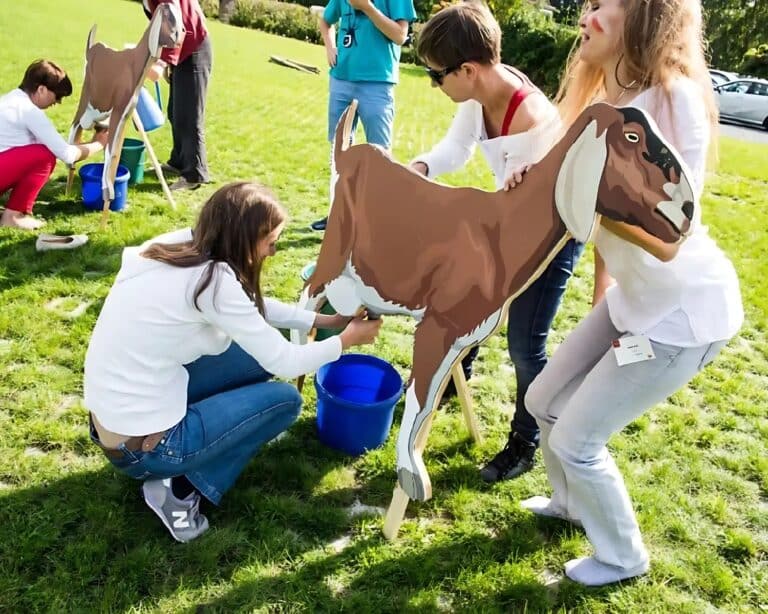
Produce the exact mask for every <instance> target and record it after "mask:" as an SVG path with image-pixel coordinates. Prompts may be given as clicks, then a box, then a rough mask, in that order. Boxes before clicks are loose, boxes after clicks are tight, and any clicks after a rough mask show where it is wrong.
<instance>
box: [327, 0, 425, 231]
mask: <svg viewBox="0 0 768 614" xmlns="http://www.w3.org/2000/svg"><path fill="white" fill-rule="evenodd" d="M415 18H416V12H415V10H414V8H413V0H330V1H329V2H328V5H327V6H326V7H325V10H324V11H323V15H322V17H321V18H320V33H321V34H322V36H323V43H324V44H325V51H326V55H327V56H328V65H329V66H330V67H331V71H330V74H331V79H330V85H329V95H328V140H329V141H333V133H334V131H335V130H336V124H337V123H338V121H339V118H340V117H341V114H342V113H343V112H344V109H346V108H347V106H349V104H350V103H351V102H352V99H353V98H357V101H358V109H357V117H356V118H355V126H356V125H357V119H358V117H359V118H360V119H361V120H362V122H363V128H365V138H366V139H367V140H368V142H369V143H374V144H376V145H381V146H382V147H384V148H385V149H390V147H391V145H392V122H393V120H394V117H395V98H394V92H393V90H394V86H395V84H396V83H397V82H398V77H399V71H398V69H399V62H400V46H401V45H402V44H403V43H404V42H405V40H406V38H407V37H408V24H409V23H410V22H411V21H413V20H414V19H415ZM336 25H338V34H336V33H335V30H336ZM353 129H354V127H353ZM327 220H328V218H327V217H325V218H323V219H320V220H317V221H316V222H313V223H312V229H313V230H325V224H326V222H327Z"/></svg>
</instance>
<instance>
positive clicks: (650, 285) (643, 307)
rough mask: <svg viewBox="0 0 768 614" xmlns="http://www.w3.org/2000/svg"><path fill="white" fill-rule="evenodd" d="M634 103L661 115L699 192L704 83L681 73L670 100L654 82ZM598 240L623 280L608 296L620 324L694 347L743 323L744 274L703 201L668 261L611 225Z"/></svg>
mask: <svg viewBox="0 0 768 614" xmlns="http://www.w3.org/2000/svg"><path fill="white" fill-rule="evenodd" d="M630 106H634V107H639V108H641V109H644V110H646V111H648V112H649V113H650V115H651V116H652V117H653V118H654V119H655V120H656V123H657V125H658V127H659V130H660V131H661V133H662V134H663V136H664V138H665V139H666V140H667V141H669V142H670V143H671V144H672V145H673V146H674V147H675V149H677V151H678V152H679V153H680V155H681V156H682V158H683V159H684V160H685V163H686V165H687V166H688V168H689V169H690V171H691V173H692V175H693V176H692V178H691V179H692V183H693V189H694V191H695V192H696V194H697V196H699V197H700V196H701V193H702V191H703V189H704V175H705V170H706V155H707V144H708V143H709V134H710V133H709V122H708V120H707V116H706V113H705V111H704V106H703V105H702V103H701V91H700V89H699V86H698V84H696V83H695V82H694V81H692V80H690V79H684V78H679V79H677V80H675V82H674V83H672V85H671V91H670V99H669V100H668V99H667V96H666V94H665V93H664V92H663V91H662V90H661V89H660V88H651V89H648V90H646V91H644V92H642V93H641V94H640V95H638V96H637V97H636V98H635V99H634V100H633V101H632V102H631V103H630ZM595 246H596V247H597V250H598V251H599V252H600V255H601V256H602V258H603V260H604V261H605V266H606V269H607V271H608V273H609V274H610V275H611V277H613V278H614V279H615V280H616V284H615V285H613V286H611V287H610V288H608V290H607V291H606V294H605V298H606V301H607V302H608V311H609V313H610V316H611V321H612V322H613V324H614V326H616V328H617V329H618V330H620V331H627V332H630V333H632V334H644V335H647V336H648V337H649V338H651V339H653V340H654V341H658V342H660V343H667V344H670V345H676V346H678V347H694V346H700V345H705V344H708V343H712V342H714V341H721V340H725V339H729V338H731V337H732V336H733V335H734V334H736V332H737V331H738V330H739V328H740V327H741V324H742V321H743V319H744V313H743V309H742V304H741V294H740V291H739V281H738V278H737V277H736V272H735V271H734V268H733V265H732V264H731V262H730V260H728V258H727V257H726V256H725V254H723V252H722V251H720V249H719V248H718V247H717V245H716V244H715V242H714V241H713V240H712V238H711V237H710V236H709V234H708V233H707V227H706V226H704V225H703V224H702V223H701V206H699V207H697V208H696V210H695V213H694V218H693V220H692V221H691V234H690V235H689V236H688V238H687V239H686V240H685V241H684V242H683V243H682V244H681V245H680V249H679V251H678V253H677V255H676V256H675V257H674V258H673V259H672V260H671V261H669V262H662V261H661V260H658V259H657V258H655V257H654V256H652V255H651V254H649V253H648V252H646V251H645V250H644V249H642V248H641V247H638V246H636V245H633V244H632V243H629V242H628V241H625V240H623V239H621V238H619V237H618V236H616V235H614V234H613V233H611V232H609V231H607V230H606V229H605V228H600V229H599V232H598V233H597V235H596V237H595Z"/></svg>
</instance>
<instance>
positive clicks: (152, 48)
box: [149, 5, 163, 58]
mask: <svg viewBox="0 0 768 614" xmlns="http://www.w3.org/2000/svg"><path fill="white" fill-rule="evenodd" d="M162 27H163V17H162V5H161V6H160V7H158V10H157V11H155V14H154V16H153V17H152V21H151V22H150V23H149V54H150V55H151V56H152V57H153V58H159V57H160V28H162Z"/></svg>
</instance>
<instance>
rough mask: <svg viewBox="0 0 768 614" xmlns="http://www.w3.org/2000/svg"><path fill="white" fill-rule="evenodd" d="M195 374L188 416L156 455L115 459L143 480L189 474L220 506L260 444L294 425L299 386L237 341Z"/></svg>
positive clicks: (195, 367)
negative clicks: (276, 375)
mask: <svg viewBox="0 0 768 614" xmlns="http://www.w3.org/2000/svg"><path fill="white" fill-rule="evenodd" d="M185 367H186V369H187V371H188V372H189V385H188V388H187V403H188V407H187V413H186V415H185V416H184V418H183V419H182V420H181V422H179V423H178V424H176V425H175V426H173V427H171V428H170V429H169V430H168V431H167V432H166V435H165V437H164V438H163V440H162V441H161V442H160V443H159V444H158V445H157V446H156V447H155V449H154V450H151V451H150V452H142V451H137V452H131V451H129V450H125V449H123V450H122V451H123V454H124V456H123V458H119V459H110V460H111V462H112V463H113V464H114V465H115V466H116V467H117V468H118V469H120V470H121V471H123V472H124V473H127V474H128V475H130V476H131V477H133V478H136V479H139V480H151V479H162V478H169V477H175V476H180V475H183V476H185V477H186V478H187V479H188V480H189V481H190V482H191V483H192V485H193V486H194V487H195V488H196V489H197V490H198V491H200V493H201V494H202V495H203V496H205V498H206V499H208V500H209V501H211V502H212V503H215V504H218V503H219V501H220V500H221V497H222V495H223V494H224V493H225V492H226V491H227V490H229V489H230V488H231V486H232V484H234V482H235V480H236V479H237V477H238V476H239V475H240V473H242V471H243V469H244V468H245V466H246V465H247V464H248V462H249V461H250V460H251V458H253V457H254V455H255V454H256V453H257V452H258V451H259V448H261V446H262V445H264V444H265V443H266V442H268V441H270V440H271V439H273V438H275V437H276V436H277V435H279V434H280V433H282V432H283V431H284V430H286V429H287V428H288V427H289V426H291V424H293V423H294V422H295V421H296V418H298V416H299V411H300V409H301V395H300V394H299V393H298V391H297V390H296V387H295V386H293V385H291V384H287V383H283V382H270V381H268V380H269V379H270V378H271V377H272V375H271V374H270V373H267V372H266V371H265V370H264V369H263V368H262V367H261V365H260V364H259V363H258V362H257V361H256V360H255V359H254V358H252V357H251V356H250V355H249V354H247V353H246V352H245V351H244V350H243V349H242V348H241V347H240V346H238V345H237V344H235V343H232V345H231V346H230V347H229V349H228V350H227V351H226V352H224V353H223V354H220V355H218V356H201V357H200V358H199V359H197V360H196V361H195V362H193V363H190V364H188V365H185Z"/></svg>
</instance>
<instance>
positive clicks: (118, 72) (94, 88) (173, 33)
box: [67, 3, 185, 203]
mask: <svg viewBox="0 0 768 614" xmlns="http://www.w3.org/2000/svg"><path fill="white" fill-rule="evenodd" d="M184 34H185V30H184V24H183V23H182V20H181V10H180V9H179V7H178V6H177V4H175V3H164V4H161V5H159V6H158V7H157V10H156V11H155V13H154V15H153V16H152V19H151V20H150V22H149V26H148V27H147V29H146V30H145V32H144V35H143V36H142V37H141V40H140V41H139V43H138V45H136V46H135V47H133V48H131V49H123V50H121V51H116V50H115V49H111V48H110V47H107V46H106V45H104V44H102V43H94V42H93V40H94V37H95V35H96V26H93V27H92V28H91V31H90V32H89V33H88V43H87V45H86V49H85V78H84V80H83V89H82V91H81V93H80V103H79V104H78V107H77V112H76V113H75V117H74V118H73V119H72V125H71V127H70V131H69V142H70V143H79V142H80V135H81V133H82V131H83V129H85V130H89V129H91V128H93V126H94V124H95V123H96V122H98V121H102V120H104V119H106V118H107V117H109V142H108V143H107V146H106V148H105V151H104V172H103V174H102V176H101V191H102V196H103V199H104V202H105V203H108V201H110V200H112V199H113V198H114V197H115V176H116V175H117V165H118V162H119V160H120V150H121V149H122V147H123V139H124V137H125V129H126V127H127V121H128V120H130V118H131V116H132V115H133V110H134V109H135V108H136V102H137V100H138V97H139V89H140V88H141V86H142V84H143V83H144V80H145V78H146V76H147V72H148V71H149V68H150V67H151V66H152V64H154V62H155V61H156V60H157V59H158V58H159V57H160V53H161V52H162V50H163V49H164V48H176V47H179V46H181V43H182V42H183V40H184ZM73 175H74V167H70V171H69V181H68V182H67V191H68V192H69V188H70V186H71V184H72V177H73Z"/></svg>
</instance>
